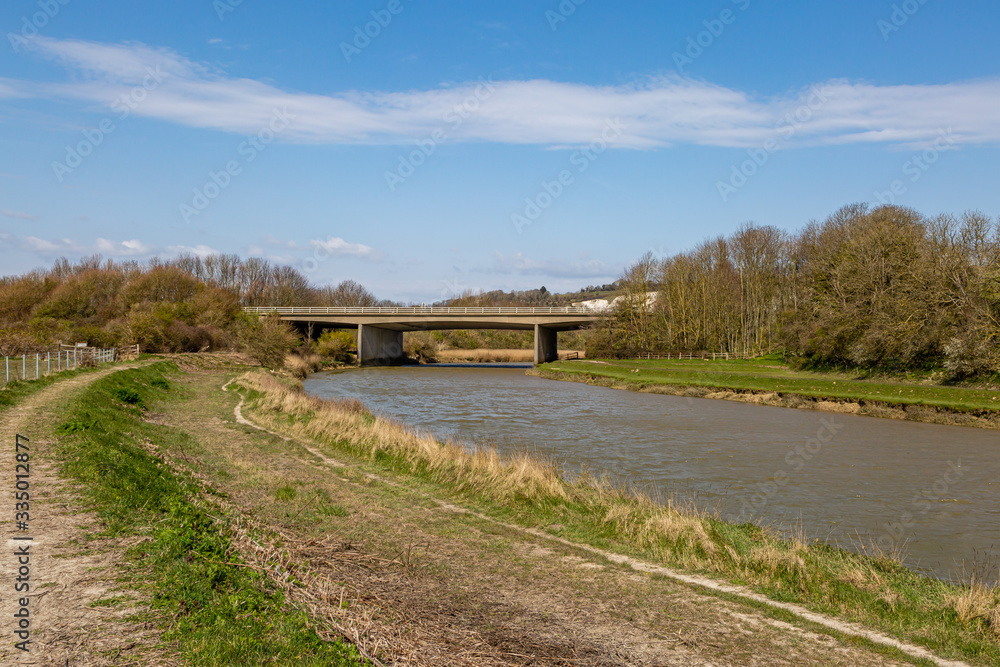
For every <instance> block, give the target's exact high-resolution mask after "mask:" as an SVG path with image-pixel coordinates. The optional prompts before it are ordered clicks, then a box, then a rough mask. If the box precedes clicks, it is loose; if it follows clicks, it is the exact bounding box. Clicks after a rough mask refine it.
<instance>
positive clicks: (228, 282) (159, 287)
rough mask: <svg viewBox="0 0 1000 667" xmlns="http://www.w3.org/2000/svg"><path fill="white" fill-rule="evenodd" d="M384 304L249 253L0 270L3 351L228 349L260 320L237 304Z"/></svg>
mask: <svg viewBox="0 0 1000 667" xmlns="http://www.w3.org/2000/svg"><path fill="white" fill-rule="evenodd" d="M380 303H381V302H380V301H379V300H378V299H376V298H375V297H374V296H373V295H372V294H371V293H370V292H368V291H367V290H366V289H365V288H364V287H362V286H361V285H359V284H357V283H355V282H353V281H345V282H342V283H340V284H339V285H336V286H328V287H323V288H317V287H314V286H311V285H310V284H309V282H308V280H307V279H306V278H305V276H303V275H302V274H301V273H300V272H298V271H297V270H295V269H294V268H291V267H288V266H276V265H273V264H271V263H270V262H268V261H267V260H264V259H261V258H255V257H252V258H249V259H245V260H242V259H240V258H239V257H237V256H236V255H213V256H209V257H205V258H199V257H194V256H181V257H179V258H177V259H174V260H169V261H164V260H159V259H154V260H151V261H150V262H145V263H139V262H134V261H132V262H114V261H111V260H107V261H103V260H102V259H101V258H100V257H96V256H95V257H90V258H87V259H83V260H81V261H80V262H78V263H76V264H71V263H70V262H68V261H67V260H65V259H61V260H59V261H57V262H56V263H55V265H54V266H53V267H52V268H51V269H48V270H37V271H32V272H30V273H27V274H24V275H20V276H7V277H3V278H0V355H13V354H24V353H31V352H35V351H42V350H45V349H48V348H50V347H51V346H53V345H54V344H56V343H57V342H66V343H73V342H83V341H86V342H88V343H89V344H91V345H96V346H102V347H111V346H120V345H132V344H139V345H140V346H141V347H142V348H143V350H145V351H151V352H161V351H163V352H167V351H175V352H177V351H189V352H197V351H201V350H211V349H231V348H235V347H240V346H241V341H243V340H246V339H247V338H249V337H250V334H252V333H257V334H259V333H260V332H259V328H260V327H261V326H262V325H261V323H260V322H259V321H258V319H257V318H247V317H244V316H243V314H242V311H241V308H242V307H243V306H260V305H279V306H283V305H312V306H373V305H379V304H380Z"/></svg>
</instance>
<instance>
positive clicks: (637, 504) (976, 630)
mask: <svg viewBox="0 0 1000 667" xmlns="http://www.w3.org/2000/svg"><path fill="white" fill-rule="evenodd" d="M239 382H240V384H241V385H242V386H243V387H244V389H245V390H247V397H248V400H249V402H248V405H247V410H248V412H249V413H250V414H252V415H253V416H254V419H255V420H257V421H260V422H261V423H264V424H266V425H267V426H269V427H270V428H272V429H275V430H279V431H282V432H286V433H288V434H290V435H292V436H294V437H296V438H300V439H303V440H307V441H313V442H318V443H321V444H323V445H324V446H326V447H328V448H329V449H331V450H335V451H340V452H344V453H346V454H349V455H351V456H353V457H359V458H362V459H365V460H368V461H369V462H371V464H372V465H374V466H375V467H376V468H377V469H383V470H387V471H391V472H393V473H395V474H399V475H405V476H408V477H410V478H412V479H416V480H420V481H421V483H423V484H426V485H429V486H431V487H432V488H434V489H435V495H437V496H438V497H443V498H451V499H454V500H456V501H459V502H461V503H462V504H464V505H466V506H469V507H473V508H475V509H477V510H479V511H482V512H484V513H486V514H489V515H490V516H493V517H496V518H499V519H502V520H505V521H508V522H511V523H516V524H518V525H521V526H525V527H531V528H533V527H548V528H547V530H549V531H550V532H554V533H556V534H558V535H559V536H560V537H563V538H566V539H569V540H572V541H573V542H576V543H583V544H589V545H593V546H596V547H599V548H602V549H607V550H610V551H614V552H616V553H621V554H626V555H630V556H635V557H638V558H642V559H644V560H647V561H650V562H655V563H659V564H663V565H666V566H670V567H674V568H679V569H683V570H686V571H689V572H697V573H703V574H708V575H711V576H713V577H717V578H720V579H723V580H728V581H731V582H733V583H736V584H741V585H746V586H748V587H751V588H752V589H754V590H756V591H759V592H761V593H763V594H765V595H767V596H769V597H771V598H772V599H776V600H781V601H788V602H796V603H800V604H803V605H805V606H807V607H809V608H810V609H813V610H815V611H818V612H821V613H824V614H829V615H833V616H837V617H839V618H842V619H845V620H850V621H854V622H858V623H861V624H863V625H865V626H868V627H872V628H875V629H878V630H880V631H882V632H885V633H887V634H889V635H891V636H895V637H898V638H899V639H901V640H904V641H908V642H912V643H914V644H918V645H921V646H924V647H926V648H928V649H930V650H932V651H934V652H935V653H937V654H939V655H941V656H943V657H948V658H962V659H965V660H967V661H969V662H971V663H975V664H983V665H986V664H996V663H997V661H1000V594H998V591H997V590H995V589H992V588H986V587H982V586H972V587H969V586H957V585H951V584H946V583H944V582H940V581H937V580H933V579H929V578H926V577H922V576H919V575H917V574H915V573H913V572H911V571H909V570H907V569H906V568H904V567H903V566H902V565H900V563H899V562H898V561H896V560H895V559H893V558H891V557H889V556H888V555H885V554H879V553H874V554H872V555H869V556H863V555H857V554H854V553H851V552H847V551H844V550H840V549H835V548H832V547H829V546H826V545H823V544H818V543H806V542H804V541H801V540H800V541H787V540H782V539H780V538H779V537H777V536H776V535H774V534H772V533H770V532H769V531H768V530H766V529H763V528H761V527H759V526H756V525H752V524H743V525H733V524H729V523H725V522H722V521H719V520H718V519H716V518H714V517H712V516H708V515H705V514H701V513H698V512H696V511H693V510H691V509H689V508H684V507H677V506H674V505H672V504H670V503H668V504H666V505H663V504H660V503H658V502H656V501H655V500H654V499H652V498H650V497H648V496H645V495H643V494H640V493H635V492H632V491H629V490H623V489H620V488H617V487H615V486H613V485H611V484H609V483H607V482H606V481H605V480H602V479H598V478H595V477H593V476H584V477H583V478H581V479H577V480H575V481H572V482H570V481H567V480H566V479H565V478H563V477H562V476H561V475H560V473H559V471H558V470H557V468H556V467H555V466H554V465H552V464H549V463H546V462H543V461H539V460H537V459H535V458H533V457H531V456H527V455H521V456H513V457H508V458H506V459H502V458H501V457H500V456H498V455H497V453H496V452H494V451H493V450H491V449H488V448H476V449H469V448H467V447H464V446H462V445H460V444H457V443H440V442H437V441H436V440H434V439H433V438H431V437H428V436H420V435H418V434H415V433H414V432H413V431H412V430H410V429H409V428H407V427H405V426H403V425H400V424H397V423H394V422H391V421H387V420H384V419H382V418H378V417H374V416H372V415H371V414H369V413H368V412H367V411H366V410H365V409H364V407H363V406H362V405H360V404H359V403H357V402H355V401H324V400H321V399H317V398H314V397H310V396H308V395H306V394H304V393H303V392H302V391H301V388H300V387H297V386H293V385H289V384H286V383H283V382H281V381H279V380H276V379H275V378H273V377H270V376H267V375H264V374H259V373H258V374H248V375H245V376H243V377H242V378H241V379H240V381H239Z"/></svg>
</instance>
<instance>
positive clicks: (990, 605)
mask: <svg viewBox="0 0 1000 667" xmlns="http://www.w3.org/2000/svg"><path fill="white" fill-rule="evenodd" d="M952 607H953V608H954V609H955V614H956V615H957V616H958V619H959V620H960V621H962V622H963V623H969V622H971V621H975V620H977V619H982V621H983V623H984V624H985V625H986V627H988V628H989V630H990V632H992V633H993V634H994V635H995V636H996V637H998V638H1000V587H997V586H995V585H989V584H986V583H984V582H983V581H982V579H980V578H978V577H976V576H973V578H972V582H971V584H970V585H969V588H968V589H966V590H965V591H964V592H962V593H960V594H958V595H956V596H955V597H954V598H953V599H952Z"/></svg>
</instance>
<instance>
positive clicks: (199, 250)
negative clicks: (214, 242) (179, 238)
mask: <svg viewBox="0 0 1000 667" xmlns="http://www.w3.org/2000/svg"><path fill="white" fill-rule="evenodd" d="M167 252H169V253H171V254H175V255H195V256H197V257H208V256H210V255H219V254H221V253H220V252H219V251H218V250H216V249H215V248H211V247H209V246H207V245H205V244H203V243H199V244H198V245H196V246H189V245H172V246H167Z"/></svg>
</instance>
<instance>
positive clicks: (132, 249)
mask: <svg viewBox="0 0 1000 667" xmlns="http://www.w3.org/2000/svg"><path fill="white" fill-rule="evenodd" d="M22 243H23V245H24V247H25V248H27V249H28V250H31V251H34V252H36V253H38V254H40V255H42V256H46V257H55V256H58V255H87V254H95V253H96V254H101V255H107V256H109V257H134V256H144V255H150V254H153V253H154V252H155V251H156V248H155V246H151V245H147V244H145V243H143V242H142V241H140V240H138V239H130V240H127V241H111V240H109V239H104V238H97V239H94V241H93V242H90V243H88V242H81V241H78V240H76V239H66V238H64V239H55V240H52V239H42V238H39V237H37V236H26V237H24V239H23V240H22Z"/></svg>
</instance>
